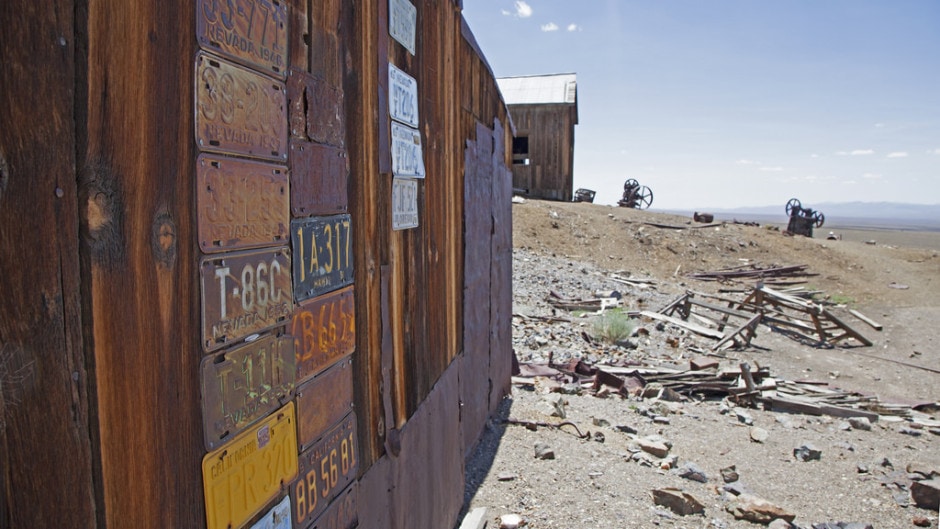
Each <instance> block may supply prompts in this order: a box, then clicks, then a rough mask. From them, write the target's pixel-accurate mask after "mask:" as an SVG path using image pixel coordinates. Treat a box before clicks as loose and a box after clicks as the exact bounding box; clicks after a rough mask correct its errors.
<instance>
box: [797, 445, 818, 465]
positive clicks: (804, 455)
mask: <svg viewBox="0 0 940 529" xmlns="http://www.w3.org/2000/svg"><path fill="white" fill-rule="evenodd" d="M793 457H795V458H796V459H797V460H799V461H813V460H816V461H818V460H820V459H821V458H822V450H819V449H818V448H816V447H815V446H813V445H812V444H811V443H803V444H802V445H800V446H799V447H797V448H794V449H793Z"/></svg>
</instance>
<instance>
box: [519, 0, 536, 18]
mask: <svg viewBox="0 0 940 529" xmlns="http://www.w3.org/2000/svg"><path fill="white" fill-rule="evenodd" d="M516 16H517V17H519V18H529V17H530V16H532V7H531V6H529V4H527V3H525V2H523V1H522V0H518V1H517V2H516Z"/></svg>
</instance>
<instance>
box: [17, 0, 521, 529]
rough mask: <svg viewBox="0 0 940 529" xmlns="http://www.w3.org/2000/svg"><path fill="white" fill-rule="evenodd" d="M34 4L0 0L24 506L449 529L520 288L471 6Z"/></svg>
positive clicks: (111, 522) (240, 523)
mask: <svg viewBox="0 0 940 529" xmlns="http://www.w3.org/2000/svg"><path fill="white" fill-rule="evenodd" d="M40 4H41V3H40ZM40 4H37V3H35V2H23V1H21V0H13V1H11V2H4V3H3V4H2V6H0V27H4V28H7V29H6V30H5V31H3V32H0V44H2V47H0V59H3V60H2V64H3V69H2V72H0V103H2V106H0V112H2V114H0V118H2V121H3V122H4V124H5V126H4V127H3V128H2V130H0V221H2V222H0V242H2V246H0V255H2V261H0V272H2V274H0V285H2V287H3V289H4V291H5V292H7V295H5V296H4V297H3V299H2V301H0V316H2V319H0V384H2V385H0V390H2V391H0V447H2V452H0V469H2V474H3V479H0V526H3V527H14V528H18V527H46V526H68V527H95V526H97V527H108V528H115V527H135V528H148V527H154V528H156V527H168V526H169V527H203V526H207V525H208V526H209V527H213V528H215V527H229V526H231V527H247V526H250V525H251V524H253V523H254V522H255V521H258V520H261V519H267V518H266V517H271V516H275V517H278V516H282V515H284V513H285V512H290V513H291V514H292V517H293V519H294V527H298V528H300V527H310V526H314V525H317V524H321V525H320V526H330V527H343V526H349V525H351V524H353V523H354V521H355V520H356V519H360V520H362V521H363V525H364V526H375V527H394V528H397V527H444V526H449V525H452V524H453V522H454V518H455V516H456V514H457V512H458V510H459V508H460V504H461V501H462V496H463V482H464V471H463V458H464V457H465V455H466V454H467V453H468V452H469V450H470V449H471V448H472V446H473V444H474V443H475V442H476V439H477V438H478V437H479V433H480V432H481V430H482V428H483V425H484V422H485V420H486V417H487V415H488V414H489V413H490V412H492V410H494V409H495V408H496V406H497V405H498V403H499V400H500V399H501V398H502V396H503V395H504V394H505V393H506V391H508V383H509V359H510V335H509V331H510V327H509V322H510V319H509V318H510V310H511V297H510V296H511V217H510V213H511V209H510V202H509V198H510V194H511V177H510V172H509V169H508V167H507V163H508V160H509V158H508V156H507V148H506V146H507V145H509V142H510V140H511V131H510V129H511V125H510V121H509V116H508V113H507V110H506V107H505V105H504V104H503V102H502V101H501V99H500V96H499V92H498V90H497V89H496V84H495V81H494V78H493V75H492V72H491V71H490V69H489V67H488V66H487V65H486V62H485V60H484V59H483V58H482V54H481V53H480V51H479V49H478V47H477V46H476V44H475V42H474V40H473V37H472V34H471V33H470V32H469V29H468V28H467V27H466V25H465V23H464V21H463V19H462V17H461V14H460V9H461V3H460V2H459V1H456V0H455V1H454V2H436V1H432V0H423V1H418V2H415V3H413V4H410V3H408V2H407V1H403V2H399V1H393V2H391V3H390V2H388V1H387V0H357V1H351V2H350V1H343V0H326V1H319V0H287V1H281V2H274V1H268V0H231V1H229V0H200V1H199V2H195V3H192V2H172V1H171V2H166V1H159V2H158V1H156V0H137V1H134V2H122V1H116V0H101V1H98V2H77V3H75V4H74V5H73V4H71V3H66V4H63V3H61V2H60V3H58V4H56V6H55V7H49V6H46V7H43V6H42V5H40ZM409 8H410V9H412V10H413V11H411V13H412V14H413V15H414V22H413V23H411V24H410V26H411V31H413V33H414V35H415V46H414V49H413V50H408V49H406V47H404V46H403V45H402V44H400V43H399V42H398V41H397V40H395V39H393V38H391V37H390V34H389V31H390V27H389V26H390V22H391V20H390V18H393V17H392V16H391V15H390V9H396V10H397V9H402V10H403V11H402V12H404V13H405V14H407V13H408V12H409ZM398 14H401V13H398ZM399 22H400V23H401V19H399ZM403 28H404V30H405V32H406V33H407V32H408V30H409V22H407V20H406V21H405V22H404V23H403ZM399 29H401V28H399ZM392 68H397V69H399V70H400V71H401V72H403V74H404V75H406V76H410V78H412V79H413V81H414V83H415V86H416V89H415V90H416V94H417V98H416V101H417V105H416V106H415V109H416V110H417V113H416V114H415V116H414V117H415V118H417V123H416V124H417V126H416V127H415V126H414V125H412V129H411V130H413V131H414V135H415V138H416V140H418V141H420V143H421V150H420V151H419V152H420V153H421V160H422V162H423V165H424V172H425V174H421V175H417V176H418V178H417V179H412V180H408V181H407V182H405V184H406V185H405V187H406V188H408V189H414V190H415V191H416V194H415V195H414V205H416V206H417V212H416V215H414V216H407V215H406V216H405V217H403V218H407V219H411V220H413V221H415V222H414V225H407V226H404V225H399V224H396V223H397V222H398V220H394V219H398V218H399V217H397V216H396V217H394V218H393V214H395V213H396V212H398V210H397V209H396V208H395V207H393V193H394V192H395V191H394V188H395V187H396V186H399V183H394V182H396V181H395V179H394V178H395V176H400V175H395V174H393V173H395V171H396V170H393V167H395V166H396V164H397V165H398V166H400V165H401V160H400V159H397V161H396V158H395V156H400V155H395V153H394V152H393V149H392V148H391V145H392V134H391V130H392V128H393V127H399V126H400V125H395V124H393V123H392V121H393V120H392V119H391V113H392V112H393V109H392V108H391V105H392V104H393V99H394V97H393V94H392V87H391V86H390V80H389V71H390V70H391V69H392ZM400 119H401V117H400V116H399V120H400ZM398 171H399V172H400V168H399V169H398ZM409 186H410V187H409ZM406 205H407V204H406ZM405 213H408V212H407V211H406V212H405ZM396 228H401V229H396ZM350 408H352V411H351V410H350ZM262 456H263V457H262ZM285 509H286V510H285ZM372 520H374V521H375V523H366V522H369V521H372ZM347 522H348V523H347Z"/></svg>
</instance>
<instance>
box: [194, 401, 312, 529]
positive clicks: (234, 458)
mask: <svg viewBox="0 0 940 529" xmlns="http://www.w3.org/2000/svg"><path fill="white" fill-rule="evenodd" d="M297 469H298V461H297V430H296V427H295V422H294V403H293V402H289V403H288V404H287V405H286V406H284V407H283V408H281V409H280V410H278V411H276V412H274V414H273V415H271V416H270V417H268V418H267V419H265V420H264V421H262V422H261V423H259V424H258V425H256V426H254V427H252V428H249V429H248V430H247V431H245V432H244V433H242V434H241V435H239V436H238V437H236V438H235V439H233V440H232V441H231V442H229V443H227V444H225V445H224V446H222V447H221V448H218V449H217V450H215V451H213V452H210V453H208V454H206V456H205V457H204V458H203V460H202V480H203V484H204V486H205V496H206V522H207V528H208V529H228V528H230V527H239V526H241V525H242V524H244V523H245V522H247V521H248V520H249V519H251V517H252V516H254V515H255V514H257V513H258V512H260V511H261V509H262V507H264V505H265V504H266V503H268V502H269V501H271V500H272V499H274V498H275V497H276V496H277V494H278V492H280V490H281V484H282V483H289V482H290V481H291V480H293V479H294V477H295V476H296V475H297Z"/></svg>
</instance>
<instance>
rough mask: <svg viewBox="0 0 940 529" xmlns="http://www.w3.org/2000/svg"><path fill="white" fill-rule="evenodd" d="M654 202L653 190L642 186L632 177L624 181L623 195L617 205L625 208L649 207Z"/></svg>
mask: <svg viewBox="0 0 940 529" xmlns="http://www.w3.org/2000/svg"><path fill="white" fill-rule="evenodd" d="M652 204H653V191H652V190H651V189H650V188H648V187H646V186H641V185H640V183H639V182H637V181H636V180H635V179H633V178H630V179H628V180H627V181H626V182H624V183H623V197H621V199H620V200H619V201H617V205H619V206H620V207H623V208H633V209H648V208H649V207H650V206H651V205H652Z"/></svg>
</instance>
